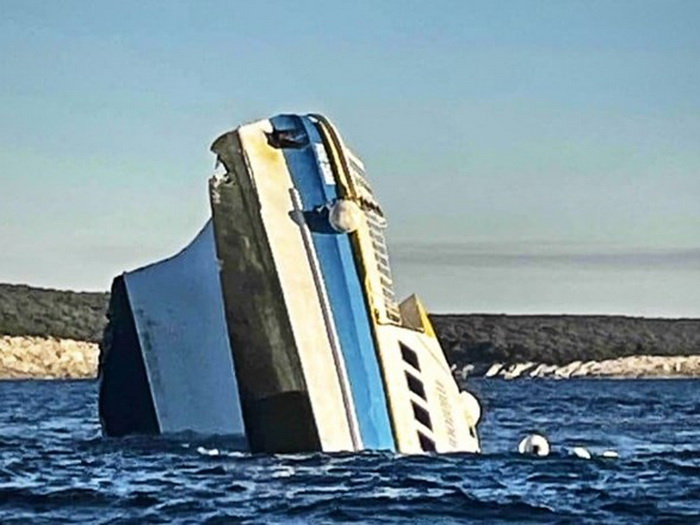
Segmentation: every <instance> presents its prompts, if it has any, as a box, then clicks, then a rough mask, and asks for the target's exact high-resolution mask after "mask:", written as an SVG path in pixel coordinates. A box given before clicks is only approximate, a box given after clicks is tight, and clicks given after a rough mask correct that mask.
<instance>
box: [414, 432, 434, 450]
mask: <svg viewBox="0 0 700 525" xmlns="http://www.w3.org/2000/svg"><path fill="white" fill-rule="evenodd" d="M418 440H419V441H420V448H421V449H423V452H435V441H433V440H432V439H430V438H429V437H428V436H426V435H425V434H423V432H421V431H420V430H419V431H418Z"/></svg>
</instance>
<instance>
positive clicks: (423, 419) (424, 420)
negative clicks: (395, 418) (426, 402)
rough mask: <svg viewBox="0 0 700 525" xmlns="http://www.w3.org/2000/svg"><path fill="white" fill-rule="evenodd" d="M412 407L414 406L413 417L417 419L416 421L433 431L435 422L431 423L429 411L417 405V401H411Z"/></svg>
mask: <svg viewBox="0 0 700 525" xmlns="http://www.w3.org/2000/svg"><path fill="white" fill-rule="evenodd" d="M411 405H413V416H414V417H415V418H416V421H418V422H419V423H421V424H423V425H424V426H425V427H427V428H429V429H430V430H432V429H433V422H432V421H430V414H428V411H427V410H426V409H425V408H423V407H422V406H419V405H417V404H416V402H415V401H411Z"/></svg>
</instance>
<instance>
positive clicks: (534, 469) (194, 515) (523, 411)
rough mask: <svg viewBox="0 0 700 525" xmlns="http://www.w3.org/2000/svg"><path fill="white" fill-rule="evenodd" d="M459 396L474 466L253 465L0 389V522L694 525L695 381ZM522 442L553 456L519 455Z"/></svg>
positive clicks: (68, 388)
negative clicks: (477, 411)
mask: <svg viewBox="0 0 700 525" xmlns="http://www.w3.org/2000/svg"><path fill="white" fill-rule="evenodd" d="M470 388H471V389H472V390H473V391H474V392H475V393H476V394H477V396H478V397H479V398H480V400H481V402H482V405H483V412H484V417H483V421H482V424H481V427H480V432H481V439H482V445H483V452H484V453H483V454H482V455H467V454H455V455H443V456H415V457H408V456H396V455H392V454H388V453H364V454H336V455H328V454H304V455H302V454H300V455H283V456H264V455H247V454H241V453H237V452H233V451H232V450H231V449H230V448H227V443H226V442H225V441H218V442H211V441H209V442H208V441H206V440H201V439H195V438H191V437H190V438H187V437H180V438H177V439H175V438H171V439H162V438H158V439H156V438H129V439H107V438H103V437H102V436H101V435H100V428H99V421H98V418H97V409H96V406H97V385H96V384H95V383H94V382H61V381H55V382H49V381H46V382H43V381H7V382H0V399H2V411H1V412H0V523H23V524H24V523H103V524H106V523H333V522H355V523H357V522H366V523H398V522H408V521H410V522H416V523H421V522H422V523H469V522H484V523H635V524H637V523H700V381H694V380H639V381H635V380H626V381H615V380H595V379H588V380H586V379H580V380H568V381H543V380H540V381H532V380H522V381H514V382H507V381H503V380H488V379H481V380H473V381H472V382H470ZM531 431H538V432H541V433H544V434H546V435H547V436H548V437H549V440H550V442H551V444H552V447H553V450H552V454H551V455H550V456H549V457H547V458H536V457H525V456H521V455H518V454H517V452H516V448H517V444H518V441H519V440H520V438H521V437H523V436H524V435H526V434H527V433H529V432H531ZM575 446H584V447H586V448H588V449H589V450H590V451H591V452H592V453H593V458H592V459H580V458H577V457H575V456H572V455H570V450H571V449H572V448H573V447H575ZM604 450H615V451H616V452H617V453H618V454H619V458H616V459H607V458H602V457H600V456H599V454H600V453H602V452H603V451H604Z"/></svg>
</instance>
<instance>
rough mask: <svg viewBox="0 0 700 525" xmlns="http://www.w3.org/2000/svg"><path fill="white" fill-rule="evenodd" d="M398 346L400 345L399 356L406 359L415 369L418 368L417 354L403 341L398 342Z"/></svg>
mask: <svg viewBox="0 0 700 525" xmlns="http://www.w3.org/2000/svg"><path fill="white" fill-rule="evenodd" d="M399 346H401V356H402V357H403V360H404V361H406V362H407V363H408V364H409V365H411V366H412V367H413V368H415V369H416V370H420V364H419V363H418V354H416V352H415V351H414V350H411V349H410V348H409V347H407V346H406V345H405V344H403V343H399Z"/></svg>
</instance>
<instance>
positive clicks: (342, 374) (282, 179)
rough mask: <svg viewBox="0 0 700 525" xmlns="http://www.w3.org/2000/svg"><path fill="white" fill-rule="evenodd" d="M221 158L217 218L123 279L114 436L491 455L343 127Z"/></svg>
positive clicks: (111, 368) (113, 372)
mask: <svg viewBox="0 0 700 525" xmlns="http://www.w3.org/2000/svg"><path fill="white" fill-rule="evenodd" d="M211 149H212V151H213V153H214V154H215V155H216V156H217V163H218V164H219V165H220V167H221V168H222V169H221V173H219V174H218V175H216V176H215V177H213V178H212V179H211V180H210V181H209V196H210V204H211V211H212V218H211V220H210V221H209V222H207V224H206V225H205V226H204V228H203V229H202V231H201V232H200V233H199V235H198V236H197V237H196V239H195V240H194V241H193V242H192V243H191V244H190V245H189V246H188V247H186V248H185V249H184V250H183V251H182V252H180V253H179V254H178V255H176V256H174V257H172V258H170V259H167V260H165V261H161V262H158V263H156V264H153V265H150V266H147V267H145V268H141V269H138V270H135V271H133V272H127V273H125V274H123V275H121V276H119V277H117V278H116V279H115V280H114V283H113V286H112V296H111V300H110V308H109V313H108V317H109V323H108V326H107V328H106V330H105V339H104V343H103V345H102V352H101V359H100V380H101V383H100V397H99V410H100V418H101V421H102V427H103V430H104V433H105V434H107V435H111V436H121V435H127V434H144V433H145V434H158V433H164V434H171V433H180V432H196V433H200V434H207V435H212V434H215V435H225V436H230V437H233V438H235V440H236V442H237V443H238V446H239V447H240V449H241V450H250V451H253V452H273V453H274V452H299V451H327V452H333V451H359V450H389V451H395V452H400V453H421V452H456V451H466V452H478V451H479V450H480V449H479V438H478V434H477V424H478V421H479V418H480V407H479V404H478V402H477V401H476V399H475V398H474V397H473V396H472V395H471V394H469V393H468V392H460V391H459V388H458V386H457V384H456V383H455V381H454V379H453V377H452V374H451V371H450V368H449V365H448V363H447V361H446V359H445V356H444V353H443V351H442V349H441V348H440V344H439V342H438V339H437V337H436V335H435V332H434V330H433V328H432V326H431V324H430V320H429V318H428V315H427V313H426V311H425V308H424V307H423V306H422V304H421V303H420V301H419V300H418V298H417V297H416V296H411V297H409V298H408V299H406V300H405V301H403V302H402V303H400V304H399V303H398V302H397V301H396V299H395V297H394V292H393V278H392V274H391V269H390V265H389V258H388V252H387V247H386V241H385V235H384V230H385V227H386V219H385V217H384V213H383V210H382V208H381V206H380V204H379V203H378V202H377V200H376V198H375V196H374V193H373V191H372V188H371V186H370V185H369V183H368V181H367V178H366V176H365V170H364V166H363V164H362V162H361V161H360V160H359V158H358V157H357V156H355V155H354V154H353V153H352V152H351V151H350V150H349V149H348V148H347V147H346V146H345V145H344V143H343V141H342V139H341V137H340V135H339V134H338V132H337V131H336V129H335V128H334V126H333V125H332V124H331V123H330V122H329V121H328V120H327V119H325V118H324V117H322V116H320V115H303V116H301V115H279V116H276V117H273V118H271V119H268V120H262V121H259V122H255V123H252V124H248V125H244V126H241V127H239V128H237V129H236V130H234V131H231V132H229V133H226V134H224V135H222V136H221V137H219V138H218V139H217V140H216V141H215V142H214V143H213V145H212V148H211Z"/></svg>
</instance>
